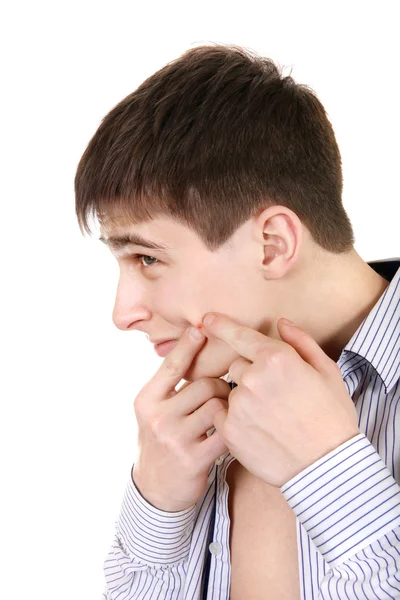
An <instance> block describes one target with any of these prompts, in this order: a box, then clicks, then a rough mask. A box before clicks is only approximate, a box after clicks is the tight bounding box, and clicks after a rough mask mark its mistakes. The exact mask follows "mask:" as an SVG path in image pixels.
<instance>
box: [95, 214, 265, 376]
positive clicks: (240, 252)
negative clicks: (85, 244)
mask: <svg viewBox="0 0 400 600" xmlns="http://www.w3.org/2000/svg"><path fill="white" fill-rule="evenodd" d="M251 226H252V221H251V220H250V221H248V222H247V223H245V224H244V225H243V226H242V227H240V228H239V229H238V230H237V231H236V232H235V234H234V235H233V236H232V238H231V239H230V240H229V242H228V243H227V244H225V245H224V246H223V247H222V248H221V249H219V250H218V251H216V252H214V253H213V252H209V251H208V250H207V249H206V248H205V246H204V245H203V243H202V241H201V240H200V239H199V238H198V236H197V235H196V234H195V233H193V232H192V231H191V230H189V229H187V228H186V227H184V226H183V225H181V224H179V223H177V222H176V221H173V220H171V219H167V218H159V219H155V220H151V221H147V222H145V223H141V224H138V225H130V226H118V227H116V226H112V227H110V228H108V229H106V230H103V231H102V235H103V236H104V237H106V238H113V237H119V236H123V235H126V234H138V235H140V236H141V237H142V238H145V239H146V240H149V241H151V242H155V243H158V244H162V245H165V246H167V247H168V250H164V251H160V250H155V249H150V248H148V247H146V246H144V245H133V244H132V245H130V246H127V247H125V248H123V249H122V250H114V249H113V247H112V246H110V249H111V251H112V252H113V254H114V255H115V257H116V259H117V260H118V263H119V267H120V278H119V282H118V287H117V295H116V299H115V306H114V310H113V321H114V323H115V325H116V326H117V327H118V328H119V329H121V330H135V329H136V330H138V331H142V332H144V333H145V334H147V336H148V337H149V338H150V339H152V340H156V341H159V340H170V339H179V338H180V337H181V336H182V335H183V333H184V332H185V330H186V329H187V328H188V327H189V326H190V325H194V326H196V325H198V324H200V323H201V321H202V319H203V317H204V315H205V314H206V313H207V312H212V311H215V312H219V313H223V314H226V315H227V316H229V317H231V318H232V319H234V320H236V321H238V322H239V323H241V324H243V325H246V326H249V327H252V328H253V329H257V330H258V331H263V332H264V333H267V332H268V329H269V327H270V325H271V323H270V322H269V321H268V319H267V320H265V315H266V314H268V305H267V304H266V287H267V286H266V283H267V282H266V281H265V279H264V278H263V275H262V269H261V265H262V260H263V248H262V244H259V243H256V241H255V240H254V238H253V237H252V235H251ZM135 254H142V255H145V258H144V259H143V258H135V257H134V255H135ZM238 356H239V355H238V354H237V353H236V352H234V351H233V350H232V349H231V348H230V347H228V346H227V345H226V344H225V343H224V342H222V341H221V340H218V339H216V338H213V337H211V336H210V337H209V338H208V339H207V340H206V342H205V343H204V345H203V347H202V349H201V350H200V351H199V352H198V354H197V355H196V356H195V358H194V361H193V363H192V366H191V367H190V369H189V371H188V372H187V373H186V375H185V377H184V379H185V380H187V381H195V380H196V379H198V378H200V377H222V376H223V375H225V374H226V373H228V371H229V367H230V365H231V364H232V362H233V361H234V360H235V359H236V358H238Z"/></svg>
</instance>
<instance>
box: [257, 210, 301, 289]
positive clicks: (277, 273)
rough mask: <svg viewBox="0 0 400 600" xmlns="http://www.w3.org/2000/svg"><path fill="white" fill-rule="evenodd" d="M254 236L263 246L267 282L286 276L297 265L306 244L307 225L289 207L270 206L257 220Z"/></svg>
mask: <svg viewBox="0 0 400 600" xmlns="http://www.w3.org/2000/svg"><path fill="white" fill-rule="evenodd" d="M254 234H255V236H256V239H257V241H258V242H259V243H260V244H262V252H263V257H264V258H263V261H262V269H263V272H264V277H265V278H266V279H280V278H281V277H284V276H285V275H286V274H287V273H288V272H289V271H290V270H291V269H292V268H293V266H294V265H295V264H296V262H297V259H298V256H299V254H300V249H301V247H302V242H303V225H302V223H301V221H300V219H299V218H298V216H297V215H296V214H295V213H294V212H293V211H292V210H290V209H289V208H287V207H286V206H279V205H275V206H270V207H268V208H266V209H265V210H264V211H263V212H262V213H261V214H260V215H259V216H258V217H257V219H256V221H255V230H254Z"/></svg>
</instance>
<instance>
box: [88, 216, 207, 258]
mask: <svg viewBox="0 0 400 600" xmlns="http://www.w3.org/2000/svg"><path fill="white" fill-rule="evenodd" d="M100 240H101V241H102V242H104V243H105V244H107V245H108V247H109V248H110V250H112V252H114V253H115V254H118V255H120V256H122V255H123V254H124V253H126V252H128V251H129V250H132V248H133V247H137V248H142V249H143V248H145V249H147V250H157V251H158V252H161V253H164V254H167V253H172V252H173V251H174V250H176V249H181V248H182V247H184V246H188V245H191V246H192V245H193V244H195V243H196V240H197V242H200V240H199V238H198V237H197V235H196V234H195V233H194V232H193V231H191V230H190V229H188V228H187V227H185V226H184V225H182V224H180V223H177V222H176V221H174V220H172V219H169V218H158V219H152V220H151V221H145V222H142V223H137V224H126V223H124V222H123V221H122V220H121V219H120V220H116V219H115V218H114V219H113V221H112V223H111V222H110V221H108V222H107V223H102V224H101V227H100Z"/></svg>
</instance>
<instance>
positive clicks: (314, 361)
mask: <svg viewBox="0 0 400 600" xmlns="http://www.w3.org/2000/svg"><path fill="white" fill-rule="evenodd" d="M277 328H278V333H279V335H280V337H281V340H282V341H283V342H286V343H287V344H290V346H292V347H293V348H294V349H295V350H296V352H297V354H299V355H300V356H301V358H302V359H303V360H305V361H306V362H307V363H308V364H309V365H311V366H312V367H314V369H317V371H320V372H326V370H327V369H329V368H330V366H331V365H330V363H331V362H332V360H331V359H330V358H329V356H327V355H326V354H325V352H324V351H323V350H322V348H321V347H320V346H319V345H318V344H317V342H316V341H315V340H314V338H312V337H311V335H310V334H309V333H307V332H306V331H304V329H301V327H298V326H297V325H295V324H294V323H292V322H291V321H289V320H288V319H283V318H281V319H278V322H277Z"/></svg>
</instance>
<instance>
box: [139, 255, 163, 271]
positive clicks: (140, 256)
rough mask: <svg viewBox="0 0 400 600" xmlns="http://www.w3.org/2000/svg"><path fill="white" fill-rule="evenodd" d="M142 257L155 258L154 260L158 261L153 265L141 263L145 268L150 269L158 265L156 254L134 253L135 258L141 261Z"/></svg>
mask: <svg viewBox="0 0 400 600" xmlns="http://www.w3.org/2000/svg"><path fill="white" fill-rule="evenodd" d="M142 258H153V259H154V260H156V261H157V262H156V263H153V264H152V265H144V264H141V265H140V266H142V267H143V268H144V269H149V268H150V267H153V266H154V265H156V264H157V263H158V262H159V260H158V258H155V257H154V256H149V255H148V254H134V255H133V259H134V260H137V261H140V260H141V259H142Z"/></svg>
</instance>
